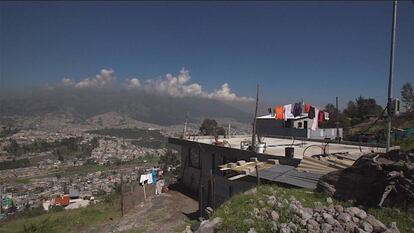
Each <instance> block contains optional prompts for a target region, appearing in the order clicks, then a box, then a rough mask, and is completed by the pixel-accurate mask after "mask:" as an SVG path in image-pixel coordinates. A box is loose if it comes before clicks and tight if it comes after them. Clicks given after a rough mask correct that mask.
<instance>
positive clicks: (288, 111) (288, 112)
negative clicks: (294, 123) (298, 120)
mask: <svg viewBox="0 0 414 233" xmlns="http://www.w3.org/2000/svg"><path fill="white" fill-rule="evenodd" d="M283 108H284V110H285V121H287V120H288V119H292V118H295V116H293V114H292V104H287V105H285V106H283Z"/></svg>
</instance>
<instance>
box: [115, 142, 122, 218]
mask: <svg viewBox="0 0 414 233" xmlns="http://www.w3.org/2000/svg"><path fill="white" fill-rule="evenodd" d="M123 145H124V139H122V144H121V146H123ZM118 150H119V149H118V147H116V157H117V158H118ZM122 169H123V164H122V157H121V169H120V170H121V171H120V172H121V216H122V217H124V172H123V170H122Z"/></svg>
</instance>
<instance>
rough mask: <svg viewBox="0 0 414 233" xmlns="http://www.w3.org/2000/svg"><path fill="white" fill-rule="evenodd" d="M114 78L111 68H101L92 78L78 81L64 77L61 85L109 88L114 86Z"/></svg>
mask: <svg viewBox="0 0 414 233" xmlns="http://www.w3.org/2000/svg"><path fill="white" fill-rule="evenodd" d="M115 80H116V78H115V76H114V70H113V69H102V70H101V71H100V72H99V73H98V74H97V75H95V77H94V78H85V79H82V80H80V81H79V82H76V81H75V80H72V79H69V78H64V79H62V85H64V86H73V87H75V88H111V87H113V86H114V84H115Z"/></svg>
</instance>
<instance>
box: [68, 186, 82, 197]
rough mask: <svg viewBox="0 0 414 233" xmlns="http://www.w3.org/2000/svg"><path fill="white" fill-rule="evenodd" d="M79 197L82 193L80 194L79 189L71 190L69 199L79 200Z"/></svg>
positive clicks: (72, 188)
mask: <svg viewBox="0 0 414 233" xmlns="http://www.w3.org/2000/svg"><path fill="white" fill-rule="evenodd" d="M79 196H80V193H79V190H78V189H76V188H74V187H70V188H69V197H70V198H71V199H75V198H79Z"/></svg>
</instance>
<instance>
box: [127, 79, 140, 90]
mask: <svg viewBox="0 0 414 233" xmlns="http://www.w3.org/2000/svg"><path fill="white" fill-rule="evenodd" d="M125 87H126V88H128V89H134V88H138V87H141V82H140V81H139V79H137V78H131V79H126V80H125Z"/></svg>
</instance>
